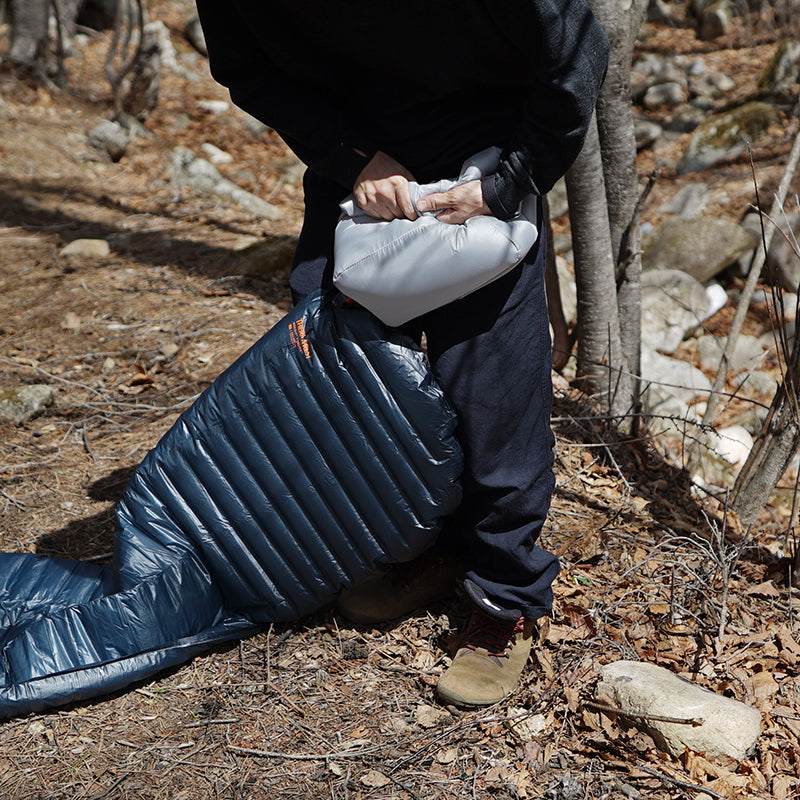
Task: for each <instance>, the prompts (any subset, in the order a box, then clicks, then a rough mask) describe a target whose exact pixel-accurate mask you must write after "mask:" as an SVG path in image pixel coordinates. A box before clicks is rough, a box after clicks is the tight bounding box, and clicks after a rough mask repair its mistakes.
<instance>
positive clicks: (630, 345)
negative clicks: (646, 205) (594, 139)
mask: <svg viewBox="0 0 800 800" xmlns="http://www.w3.org/2000/svg"><path fill="white" fill-rule="evenodd" d="M590 5H591V7H592V11H593V13H594V14H595V16H596V17H597V19H598V21H599V22H600V24H601V25H602V26H603V30H604V31H605V32H606V36H608V39H609V42H610V44H611V52H610V56H609V66H608V74H607V75H606V79H605V82H604V83H603V88H602V90H601V92H600V97H599V98H598V102H597V128H598V132H599V136H600V152H601V154H602V157H603V176H604V178H605V184H606V200H607V204H608V218H609V225H610V230H611V246H612V252H613V255H614V261H615V264H616V265H617V268H616V274H617V308H618V309H619V326H620V339H621V343H622V352H623V353H624V355H625V360H626V362H627V365H628V367H629V369H630V371H631V372H632V373H633V374H634V375H639V374H640V372H641V370H640V366H641V307H642V291H641V274H642V258H641V249H640V244H639V243H640V237H639V225H638V220H637V219H636V218H635V216H636V204H637V198H638V195H639V191H640V189H639V182H638V180H637V175H636V136H635V132H634V126H633V109H632V105H631V64H632V60H633V48H634V45H635V44H636V38H637V36H638V33H639V29H640V28H641V25H642V22H643V21H644V17H645V13H646V11H647V0H590ZM632 391H633V393H634V398H633V401H634V402H633V405H636V403H637V398H638V381H634V383H633V386H632Z"/></svg>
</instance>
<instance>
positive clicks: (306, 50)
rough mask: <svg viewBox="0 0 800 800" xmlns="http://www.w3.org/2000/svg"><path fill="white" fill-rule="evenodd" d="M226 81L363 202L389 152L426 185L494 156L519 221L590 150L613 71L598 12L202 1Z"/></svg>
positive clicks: (498, 195)
mask: <svg viewBox="0 0 800 800" xmlns="http://www.w3.org/2000/svg"><path fill="white" fill-rule="evenodd" d="M197 9H198V12H199V15H200V20H201V23H202V26H203V31H204V33H205V37H206V43H207V46H208V53H209V59H210V65H211V71H212V74H213V76H214V78H215V79H216V80H217V81H219V82H220V83H221V84H223V85H224V86H227V87H228V89H229V90H230V94H231V99H232V100H233V102H234V103H235V104H236V105H238V106H239V107H240V108H242V109H244V110H245V111H247V112H248V113H250V114H251V115H252V116H254V117H256V118H258V119H260V120H262V121H263V122H265V123H266V124H267V125H269V126H271V127H272V128H274V129H275V130H277V131H278V133H279V134H281V136H282V137H283V139H284V140H285V141H286V142H287V144H288V145H289V146H290V147H291V148H292V149H293V150H294V151H295V153H296V154H297V155H298V157H299V158H300V159H301V160H303V161H304V162H305V163H306V164H307V165H308V166H309V167H310V168H311V169H313V170H315V171H316V172H318V173H320V174H321V175H324V176H327V177H329V178H331V179H333V180H334V181H336V182H338V183H339V184H341V185H342V186H343V187H344V188H346V189H347V190H352V187H353V184H354V182H355V179H356V177H357V176H358V173H359V172H360V171H361V169H362V168H363V167H364V166H365V164H366V163H367V161H368V160H369V159H370V157H371V156H372V155H373V154H374V153H375V152H376V151H377V150H382V151H384V152H386V153H388V154H389V155H391V156H393V157H394V158H396V159H397V160H398V161H399V162H400V163H401V164H404V165H405V166H406V167H407V168H408V169H409V170H411V172H412V173H413V174H414V176H415V177H416V179H417V180H418V181H420V182H427V181H432V180H438V179H440V178H451V177H454V176H455V174H456V171H457V169H458V167H459V166H460V164H461V162H462V161H463V160H464V159H465V158H467V157H469V156H471V155H473V154H474V153H476V152H478V151H479V150H482V149H483V148H485V147H488V146H489V145H496V146H499V147H500V148H502V150H503V155H502V158H501V162H500V165H499V167H498V169H497V172H496V174H494V175H492V176H490V177H488V178H486V179H484V181H483V189H484V196H485V199H486V202H487V203H488V205H489V207H490V209H491V210H492V212H493V213H494V214H496V215H497V216H499V217H502V218H507V217H508V216H509V215H510V214H511V213H513V211H514V209H515V208H516V206H517V204H518V203H519V200H520V198H521V197H522V196H523V195H525V194H527V193H530V192H535V193H539V194H543V193H545V192H547V191H549V189H550V188H551V187H552V186H553V184H554V183H555V181H556V180H558V178H559V177H561V175H563V174H564V172H566V170H567V169H568V168H569V166H570V165H571V164H572V162H573V161H574V159H575V158H576V156H577V155H578V152H579V151H580V148H581V146H582V143H583V139H584V137H585V135H586V130H587V127H588V125H589V122H590V120H591V116H592V111H593V109H594V104H595V101H596V99H597V94H598V92H599V90H600V86H601V84H602V80H603V78H604V76H605V72H606V67H607V64H608V41H607V39H606V37H605V34H604V33H603V31H602V29H601V28H600V26H599V24H598V23H597V21H596V20H595V18H594V17H593V15H592V14H591V12H590V11H589V8H588V6H587V5H586V2H585V0H395V2H381V1H380V0H344V2H335V0H226V2H224V3H223V2H220V1H219V0H197Z"/></svg>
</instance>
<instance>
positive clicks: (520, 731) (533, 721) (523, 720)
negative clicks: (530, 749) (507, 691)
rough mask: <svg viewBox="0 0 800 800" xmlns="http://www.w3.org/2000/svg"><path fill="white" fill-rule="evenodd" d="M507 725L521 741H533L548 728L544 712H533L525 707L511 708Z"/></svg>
mask: <svg viewBox="0 0 800 800" xmlns="http://www.w3.org/2000/svg"><path fill="white" fill-rule="evenodd" d="M507 714H508V718H507V719H506V722H505V725H506V727H507V728H508V729H509V730H510V731H511V733H512V734H514V736H516V738H517V739H519V741H520V742H530V741H533V740H534V739H535V738H536V737H537V736H539V735H540V734H542V733H544V731H545V729H546V728H547V724H546V722H545V716H544V714H531V713H530V711H527V710H526V709H524V708H509V709H508V712H507Z"/></svg>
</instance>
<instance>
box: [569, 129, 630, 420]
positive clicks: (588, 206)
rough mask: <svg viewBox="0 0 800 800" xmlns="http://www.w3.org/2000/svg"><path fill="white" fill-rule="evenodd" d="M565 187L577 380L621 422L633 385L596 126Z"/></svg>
mask: <svg viewBox="0 0 800 800" xmlns="http://www.w3.org/2000/svg"><path fill="white" fill-rule="evenodd" d="M566 184H567V195H568V197H569V214H570V226H571V228H572V246H573V250H574V253H575V283H576V288H577V292H578V329H579V334H580V335H579V339H578V379H579V381H580V383H581V384H582V386H583V388H584V390H585V391H586V392H587V394H589V395H590V396H591V397H593V398H594V399H595V401H596V402H598V404H599V406H600V408H601V409H602V410H604V411H605V412H607V413H610V414H611V415H612V416H616V417H622V416H624V415H625V414H627V413H628V412H629V411H630V409H631V406H632V400H633V396H632V392H631V387H632V380H631V375H630V372H629V370H628V367H627V364H626V361H625V358H624V356H623V353H622V345H621V338H620V328H619V312H618V309H617V287H616V274H615V271H616V270H615V268H616V264H615V261H614V256H613V247H612V242H611V229H610V226H609V219H608V206H607V203H606V191H605V180H604V178H603V162H602V157H601V154H600V139H599V136H598V132H597V125H596V122H595V121H594V120H593V121H592V124H591V126H590V128H589V132H588V134H587V136H586V142H585V143H584V146H583V150H582V151H581V153H580V155H579V156H578V158H577V160H576V161H575V163H574V164H573V165H572V167H570V169H569V171H568V172H567V174H566Z"/></svg>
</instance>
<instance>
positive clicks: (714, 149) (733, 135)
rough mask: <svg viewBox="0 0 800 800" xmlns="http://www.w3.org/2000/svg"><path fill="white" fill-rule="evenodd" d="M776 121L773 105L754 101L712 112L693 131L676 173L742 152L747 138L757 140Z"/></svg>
mask: <svg viewBox="0 0 800 800" xmlns="http://www.w3.org/2000/svg"><path fill="white" fill-rule="evenodd" d="M777 122H778V111H777V109H776V108H775V106H774V105H772V104H771V103H762V102H755V101H754V102H749V103H745V104H743V105H741V106H739V107H738V108H734V109H732V110H730V111H726V112H724V113H720V114H714V115H712V116H711V117H709V118H708V119H706V120H705V121H704V122H703V123H702V124H700V125H699V126H698V127H697V128H696V129H695V130H694V132H693V133H692V135H691V137H690V139H689V142H688V144H687V145H686V150H685V151H684V153H683V156H682V157H681V160H680V162H679V163H678V166H677V172H678V174H679V175H685V174H687V173H689V172H694V171H695V170H701V169H707V168H708V167H711V166H713V165H714V164H717V163H718V162H720V161H722V160H723V159H726V158H732V157H734V156H737V155H739V154H740V153H743V152H744V151H745V149H746V146H747V142H748V141H750V142H755V141H758V139H760V138H761V136H763V135H764V134H765V133H766V131H767V130H768V128H769V127H770V125H774V124H776V123H777Z"/></svg>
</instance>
